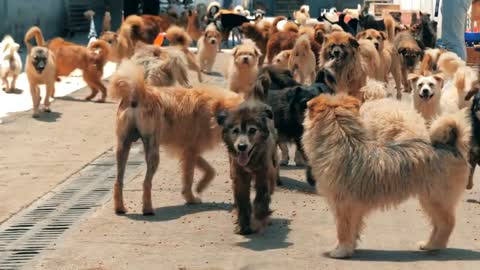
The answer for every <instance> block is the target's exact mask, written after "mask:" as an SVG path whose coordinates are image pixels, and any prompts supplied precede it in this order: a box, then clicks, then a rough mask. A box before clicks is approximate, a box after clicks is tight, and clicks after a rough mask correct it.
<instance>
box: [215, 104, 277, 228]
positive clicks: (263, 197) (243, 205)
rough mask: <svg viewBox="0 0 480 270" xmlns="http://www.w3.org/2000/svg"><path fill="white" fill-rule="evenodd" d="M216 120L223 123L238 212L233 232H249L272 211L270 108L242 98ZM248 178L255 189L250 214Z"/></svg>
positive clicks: (272, 129)
mask: <svg viewBox="0 0 480 270" xmlns="http://www.w3.org/2000/svg"><path fill="white" fill-rule="evenodd" d="M217 122H218V124H219V125H221V126H222V127H223V132H222V134H223V141H224V143H225V146H226V147H227V150H228V154H229V160H230V176H231V177H232V181H233V193H234V201H235V207H236V210H237V214H238V225H237V227H236V228H235V232H236V233H238V234H251V233H253V232H257V231H258V230H260V229H261V228H262V227H263V226H265V225H266V224H267V223H268V217H269V216H270V214H271V213H272V211H271V210H270V195H271V194H272V193H273V190H274V188H275V185H276V182H277V179H278V175H279V166H278V158H277V153H276V147H275V146H276V140H277V139H276V137H277V136H276V130H275V127H274V123H273V112H272V109H271V108H270V106H268V105H266V104H264V103H262V102H259V101H246V102H244V103H242V104H241V105H240V106H239V107H238V108H237V109H234V110H231V111H221V112H219V113H218V114H217ZM252 180H253V181H255V190H256V193H257V194H256V197H255V200H254V203H253V215H252V205H251V202H250V187H251V182H252ZM251 222H255V223H257V222H258V224H251ZM258 225H259V226H260V227H258Z"/></svg>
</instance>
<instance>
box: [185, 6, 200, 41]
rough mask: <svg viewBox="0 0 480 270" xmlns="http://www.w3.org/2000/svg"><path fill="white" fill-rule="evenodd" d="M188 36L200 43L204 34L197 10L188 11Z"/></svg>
mask: <svg viewBox="0 0 480 270" xmlns="http://www.w3.org/2000/svg"><path fill="white" fill-rule="evenodd" d="M187 34H188V35H189V36H190V37H191V38H192V40H193V41H198V40H199V39H200V38H201V37H202V36H203V34H204V33H203V31H202V27H201V24H200V18H199V16H198V12H197V11H196V10H191V9H189V10H187Z"/></svg>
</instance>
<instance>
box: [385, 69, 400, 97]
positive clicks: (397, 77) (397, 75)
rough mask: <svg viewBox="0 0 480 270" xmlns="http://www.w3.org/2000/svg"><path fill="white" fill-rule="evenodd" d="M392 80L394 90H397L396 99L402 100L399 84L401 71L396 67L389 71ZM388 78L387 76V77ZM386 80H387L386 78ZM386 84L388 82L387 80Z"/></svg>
mask: <svg viewBox="0 0 480 270" xmlns="http://www.w3.org/2000/svg"><path fill="white" fill-rule="evenodd" d="M391 73H392V76H393V80H394V81H395V89H396V90H397V99H398V100H401V99H402V86H401V85H402V83H401V78H402V71H401V70H400V68H399V67H398V66H397V65H394V66H393V67H392V70H391ZM387 77H388V76H387ZM387 79H388V78H387ZM387 82H388V80H387Z"/></svg>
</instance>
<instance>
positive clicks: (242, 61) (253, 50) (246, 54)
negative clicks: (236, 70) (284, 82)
mask: <svg viewBox="0 0 480 270" xmlns="http://www.w3.org/2000/svg"><path fill="white" fill-rule="evenodd" d="M261 54H262V53H261V52H260V50H259V49H258V48H257V47H255V46H254V45H250V44H241V45H237V46H236V47H235V48H233V58H234V61H235V65H236V66H237V67H255V66H256V65H257V62H258V58H259V57H260V55H261Z"/></svg>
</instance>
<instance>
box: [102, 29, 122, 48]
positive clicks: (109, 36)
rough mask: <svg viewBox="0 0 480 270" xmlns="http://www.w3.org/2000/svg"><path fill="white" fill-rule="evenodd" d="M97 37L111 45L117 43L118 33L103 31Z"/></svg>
mask: <svg viewBox="0 0 480 270" xmlns="http://www.w3.org/2000/svg"><path fill="white" fill-rule="evenodd" d="M99 39H101V40H105V41H106V42H107V43H108V44H110V45H111V46H113V45H115V44H117V40H118V34H117V33H115V32H111V31H107V32H103V33H102V35H101V36H100V38H99Z"/></svg>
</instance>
